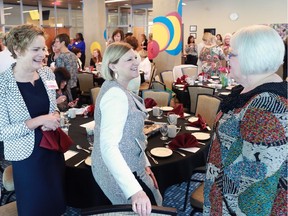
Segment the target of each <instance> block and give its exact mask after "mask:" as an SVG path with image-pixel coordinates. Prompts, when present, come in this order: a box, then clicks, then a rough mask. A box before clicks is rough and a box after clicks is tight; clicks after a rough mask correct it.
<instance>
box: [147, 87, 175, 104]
mask: <svg viewBox="0 0 288 216" xmlns="http://www.w3.org/2000/svg"><path fill="white" fill-rule="evenodd" d="M142 98H143V99H144V100H145V99H146V98H152V99H154V100H155V101H156V103H157V106H169V105H170V100H171V98H172V96H171V93H170V92H167V91H159V90H153V89H148V90H144V91H143V92H142Z"/></svg>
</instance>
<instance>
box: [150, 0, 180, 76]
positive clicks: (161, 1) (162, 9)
mask: <svg viewBox="0 0 288 216" xmlns="http://www.w3.org/2000/svg"><path fill="white" fill-rule="evenodd" d="M178 1H179V0H169V1H167V0H153V18H155V17H158V16H166V15H167V14H169V13H171V12H177V9H178V8H177V6H178ZM152 31H153V28H152ZM153 37H154V35H153ZM181 50H182V49H181ZM181 56H182V52H180V53H179V54H178V55H176V56H174V55H170V54H168V53H167V52H166V51H163V52H160V53H159V54H158V56H157V57H156V58H155V59H154V60H153V61H154V62H155V64H156V68H157V73H160V72H161V71H164V70H172V69H173V67H174V66H175V65H180V64H181Z"/></svg>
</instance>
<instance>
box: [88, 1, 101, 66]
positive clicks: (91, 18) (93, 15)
mask: <svg viewBox="0 0 288 216" xmlns="http://www.w3.org/2000/svg"><path fill="white" fill-rule="evenodd" d="M105 28H106V9H105V1H104V0H85V1H83V36H84V39H85V43H86V64H85V65H89V62H90V58H91V52H90V46H91V44H92V43H93V42H95V41H97V42H98V43H99V45H100V46H101V53H102V55H103V53H104V50H105V48H106V43H105V42H106V41H105V39H104V31H105Z"/></svg>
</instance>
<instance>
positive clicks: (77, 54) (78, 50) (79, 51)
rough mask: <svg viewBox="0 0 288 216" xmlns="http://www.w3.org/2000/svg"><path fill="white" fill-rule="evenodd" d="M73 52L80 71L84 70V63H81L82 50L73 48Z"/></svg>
mask: <svg viewBox="0 0 288 216" xmlns="http://www.w3.org/2000/svg"><path fill="white" fill-rule="evenodd" d="M72 52H73V53H74V54H75V55H76V57H77V65H78V70H82V61H81V55H82V53H81V50H80V49H78V48H73V49H72Z"/></svg>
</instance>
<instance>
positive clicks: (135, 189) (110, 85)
mask: <svg viewBox="0 0 288 216" xmlns="http://www.w3.org/2000/svg"><path fill="white" fill-rule="evenodd" d="M138 65H139V63H138V61H137V57H136V54H135V52H134V51H133V49H132V47H131V46H130V45H129V44H127V43H123V42H115V43H112V44H110V45H109V46H108V47H107V48H106V50H105V53H104V56H103V61H102V68H101V74H102V77H103V78H104V79H105V82H104V83H103V85H102V87H101V90H100V93H99V95H98V97H97V101H96V105H95V112H94V119H95V123H96V125H95V131H94V134H95V140H94V147H93V151H92V172H93V175H94V178H95V180H96V182H97V183H98V185H99V186H100V188H101V189H102V190H103V192H104V193H105V195H106V196H107V197H108V198H109V199H110V201H111V202H112V204H132V208H133V210H134V211H135V212H136V213H138V214H140V215H143V216H146V215H149V214H150V212H151V203H152V205H161V204H162V197H161V195H160V192H159V190H158V185H157V181H156V179H155V177H154V175H153V173H152V171H151V169H150V164H149V161H148V159H147V157H146V155H145V148H146V144H145V142H146V141H145V140H146V136H145V135H144V133H143V127H144V120H145V118H146V115H147V113H146V109H145V106H144V104H143V100H142V98H140V97H138V96H137V95H135V94H133V93H131V92H130V91H128V90H127V86H128V83H129V82H130V81H131V80H132V79H134V78H136V77H137V76H139V73H138Z"/></svg>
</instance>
